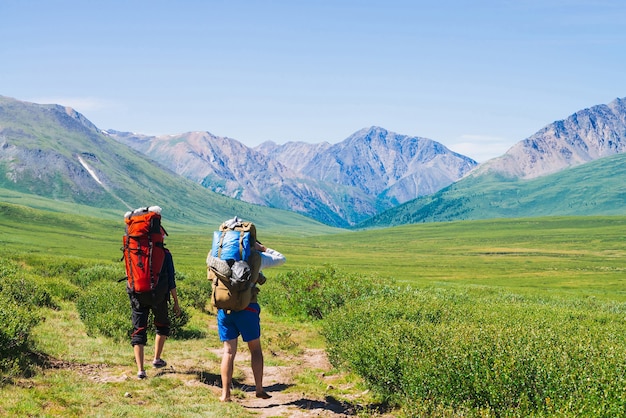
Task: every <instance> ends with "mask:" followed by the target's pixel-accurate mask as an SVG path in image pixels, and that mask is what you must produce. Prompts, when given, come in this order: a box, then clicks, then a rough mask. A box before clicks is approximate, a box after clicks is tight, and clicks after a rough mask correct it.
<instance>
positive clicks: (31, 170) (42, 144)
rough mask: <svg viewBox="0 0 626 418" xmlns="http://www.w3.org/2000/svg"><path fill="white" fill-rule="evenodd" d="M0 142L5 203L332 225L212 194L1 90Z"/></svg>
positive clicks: (193, 220) (58, 110)
mask: <svg viewBox="0 0 626 418" xmlns="http://www.w3.org/2000/svg"><path fill="white" fill-rule="evenodd" d="M0 143H1V144H2V153H0V201H3V202H10V203H15V204H19V205H24V206H29V207H33V208H38V209H46V210H51V211H57V212H64V213H71V214H86V215H90V216H98V217H104V218H108V219H112V220H114V219H121V217H122V216H123V214H124V213H125V212H126V211H127V210H129V209H134V208H137V207H141V206H151V205H159V206H161V207H162V208H163V210H164V211H163V216H164V219H165V220H166V221H169V222H175V223H178V224H182V225H197V224H200V225H211V226H212V225H215V224H219V223H220V222H222V221H223V220H224V219H228V218H231V217H233V216H235V215H236V216H239V217H240V218H243V219H248V220H252V221H254V222H255V223H257V224H258V225H259V226H261V227H267V228H278V229H279V230H285V231H290V230H306V231H310V233H326V232H330V231H332V230H333V229H332V228H330V227H328V226H326V225H323V224H322V223H320V222H317V221H313V220H311V219H309V218H307V217H304V216H302V215H297V214H295V213H292V212H288V211H283V210H276V209H270V208H267V207H263V206H258V205H252V204H249V203H246V202H242V201H240V200H236V199H231V198H229V197H226V196H224V195H221V194H218V193H213V192H211V191H209V190H207V189H205V188H203V187H201V186H200V185H197V184H196V183H194V182H192V181H190V180H187V179H185V178H183V177H180V176H178V175H176V174H174V173H172V172H171V171H169V170H167V169H165V168H164V167H162V166H161V165H159V164H157V163H155V162H153V161H151V160H149V159H148V158H146V157H145V156H144V155H142V154H140V153H138V152H136V151H134V150H132V149H131V148H129V147H127V146H125V145H122V144H120V143H119V142H117V141H115V140H113V139H111V138H109V137H108V136H107V135H106V134H104V133H102V132H101V131H100V130H98V129H97V128H96V127H95V126H93V125H92V124H91V123H90V122H89V121H88V120H87V119H85V118H84V117H83V116H82V115H80V114H79V113H76V112H74V111H73V110H71V109H68V108H64V107H62V106H58V105H37V104H33V103H27V102H21V101H17V100H13V99H10V98H6V97H2V96H0ZM84 164H88V167H89V169H87V168H86V167H85V165H84ZM89 170H91V171H92V173H90V172H89ZM96 178H97V179H96Z"/></svg>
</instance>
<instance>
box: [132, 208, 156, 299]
mask: <svg viewBox="0 0 626 418" xmlns="http://www.w3.org/2000/svg"><path fill="white" fill-rule="evenodd" d="M124 221H125V222H126V233H125V234H124V237H123V238H122V244H123V247H122V251H123V252H124V257H123V258H124V261H125V264H126V278H127V280H128V288H129V289H130V290H131V291H133V292H136V293H144V292H150V291H152V290H154V289H155V287H156V286H157V284H158V282H159V274H160V273H161V268H162V267H163V260H164V259H165V251H164V248H163V235H164V234H166V232H165V230H164V229H163V227H162V226H161V208H160V207H158V206H150V207H142V208H138V209H135V210H133V211H130V212H126V214H125V215H124Z"/></svg>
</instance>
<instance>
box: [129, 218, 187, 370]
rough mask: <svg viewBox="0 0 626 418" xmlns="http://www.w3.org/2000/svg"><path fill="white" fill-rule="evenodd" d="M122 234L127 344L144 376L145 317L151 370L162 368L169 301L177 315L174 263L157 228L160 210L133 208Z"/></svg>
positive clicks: (160, 227) (159, 228) (168, 325)
mask: <svg viewBox="0 0 626 418" xmlns="http://www.w3.org/2000/svg"><path fill="white" fill-rule="evenodd" d="M124 218H125V221H126V234H125V235H124V239H123V244H124V246H123V248H122V250H123V251H124V260H125V262H126V275H127V279H128V282H127V286H126V291H127V292H128V296H129V298H130V307H131V318H132V323H133V333H132V335H131V344H132V346H133V351H134V354H135V363H136V364H137V377H138V378H139V379H145V378H146V377H147V375H146V371H145V369H144V347H145V345H146V343H147V341H148V337H147V328H148V316H149V314H150V312H152V314H153V316H154V326H155V328H156V337H155V342H154V360H153V361H152V365H153V366H154V367H155V368H161V367H165V366H166V365H167V362H166V361H165V360H163V359H161V354H162V352H163V347H164V345H165V340H166V339H167V337H168V336H169V335H170V320H169V313H168V310H169V301H170V297H171V299H173V301H174V312H175V313H176V315H177V316H178V315H180V314H181V310H180V306H179V304H178V294H177V292H176V279H175V275H176V272H175V268H174V260H173V258H172V254H171V253H170V251H169V250H168V249H167V248H165V246H164V243H163V240H164V238H165V237H166V236H167V232H165V229H164V228H163V227H162V226H161V208H160V207H158V206H151V207H146V208H139V209H135V210H134V211H131V212H127V213H126V215H125V216H124Z"/></svg>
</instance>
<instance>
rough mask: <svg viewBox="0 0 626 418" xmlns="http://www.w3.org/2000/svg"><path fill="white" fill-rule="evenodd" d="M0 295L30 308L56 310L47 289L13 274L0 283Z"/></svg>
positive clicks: (56, 307) (27, 278) (33, 281)
mask: <svg viewBox="0 0 626 418" xmlns="http://www.w3.org/2000/svg"><path fill="white" fill-rule="evenodd" d="M0 293H2V294H3V295H5V296H6V297H7V298H9V299H11V300H13V301H15V302H16V303H18V304H20V305H22V306H26V307H30V308H31V309H32V308H42V307H46V308H52V309H58V305H57V304H56V303H54V301H53V300H52V296H51V295H50V292H48V290H47V289H45V288H44V286H42V285H41V284H40V283H39V282H36V281H35V280H34V279H32V278H30V277H27V276H23V275H20V274H15V275H13V276H11V277H4V278H3V280H1V281H0Z"/></svg>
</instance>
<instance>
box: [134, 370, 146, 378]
mask: <svg viewBox="0 0 626 418" xmlns="http://www.w3.org/2000/svg"><path fill="white" fill-rule="evenodd" d="M146 377H148V375H147V374H146V371H145V370H142V371H140V372H137V379H140V380H141V379H145V378H146Z"/></svg>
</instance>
